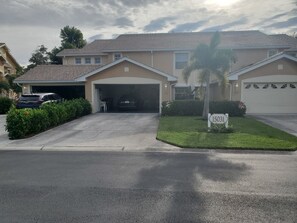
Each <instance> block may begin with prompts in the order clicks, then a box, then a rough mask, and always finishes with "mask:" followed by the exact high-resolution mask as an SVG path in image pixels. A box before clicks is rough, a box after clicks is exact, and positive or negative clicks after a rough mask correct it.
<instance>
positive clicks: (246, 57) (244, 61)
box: [231, 49, 284, 71]
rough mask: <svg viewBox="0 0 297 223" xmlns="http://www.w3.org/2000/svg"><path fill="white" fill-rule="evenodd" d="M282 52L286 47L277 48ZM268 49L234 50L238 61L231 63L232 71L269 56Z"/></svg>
mask: <svg viewBox="0 0 297 223" xmlns="http://www.w3.org/2000/svg"><path fill="white" fill-rule="evenodd" d="M277 50H278V52H282V51H283V50H284V49H277ZM268 51H269V50H268V49H242V50H233V52H234V55H235V57H236V62H235V63H231V71H236V70H238V69H240V68H243V67H246V66H248V65H251V64H254V63H256V62H259V61H261V60H264V59H266V58H267V57H268Z"/></svg>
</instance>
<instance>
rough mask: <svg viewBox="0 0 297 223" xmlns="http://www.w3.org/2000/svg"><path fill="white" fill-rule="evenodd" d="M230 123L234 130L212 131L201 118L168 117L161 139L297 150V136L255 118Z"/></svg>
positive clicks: (186, 143)
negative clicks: (224, 131) (226, 131)
mask: <svg viewBox="0 0 297 223" xmlns="http://www.w3.org/2000/svg"><path fill="white" fill-rule="evenodd" d="M229 123H230V125H231V126H232V127H233V129H234V132H233V133H208V132H207V121H204V120H202V119H201V117H197V116H164V117H161V118H160V123H159V129H158V133H157V139H159V140H161V141H164V142H167V143H169V144H173V145H177V146H180V147H184V148H236V149H239V148H245V149H272V150H275V149H280V150H296V149H297V137H295V136H293V135H290V134H288V133H285V132H283V131H281V130H278V129H275V128H272V127H270V126H268V125H265V124H263V123H261V122H258V121H256V120H255V119H253V118H249V117H244V118H239V117H231V118H230V119H229Z"/></svg>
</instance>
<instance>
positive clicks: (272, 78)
mask: <svg viewBox="0 0 297 223" xmlns="http://www.w3.org/2000/svg"><path fill="white" fill-rule="evenodd" d="M212 35H213V32H193V33H161V34H158V33H156V34H124V35H120V36H119V37H117V38H116V39H110V40H95V41H94V42H92V43H90V44H88V45H86V46H85V47H84V48H82V49H66V50H63V51H62V52H60V53H59V54H58V56H60V57H62V58H63V65H41V66H37V67H36V68H34V69H32V70H30V71H28V72H27V73H26V74H24V75H23V76H21V77H19V78H18V79H16V82H17V83H19V84H22V85H23V92H24V93H30V92H32V91H55V92H57V93H60V94H61V93H62V94H63V92H66V91H67V92H76V93H79V92H80V94H81V96H84V97H85V98H87V99H88V100H89V101H90V102H91V103H92V106H93V112H97V111H99V105H100V101H106V102H107V103H108V104H109V105H110V108H111V107H114V106H115V105H116V102H117V100H118V99H119V98H120V97H121V96H122V95H124V94H134V95H137V96H138V97H139V98H140V99H142V102H143V104H144V106H143V107H144V110H148V111H157V112H158V111H159V112H160V111H161V103H162V102H163V101H168V100H182V99H186V98H189V93H190V95H191V94H192V92H194V91H196V92H199V90H197V89H199V88H200V87H201V86H202V85H201V83H199V79H198V73H192V74H191V76H190V78H189V80H188V83H186V82H185V81H184V78H183V75H182V71H183V68H184V67H185V66H186V65H187V64H188V62H189V59H190V56H191V52H192V51H193V50H194V49H195V48H196V47H197V46H198V45H199V44H200V43H205V44H209V42H210V39H211V37H212ZM220 48H228V49H232V50H233V52H234V54H235V55H236V58H237V60H236V62H235V63H232V64H231V69H230V73H229V80H230V82H229V85H228V88H227V89H226V91H225V94H222V93H221V92H222V91H221V90H220V86H219V84H218V83H217V82H216V81H215V80H213V82H212V85H211V98H212V99H213V100H241V101H243V102H245V103H246V104H247V109H248V110H247V111H248V113H297V100H296V98H297V88H296V87H297V58H296V49H297V40H296V39H294V38H293V37H289V36H287V35H266V34H264V33H262V32H259V31H231V32H221V43H220ZM67 89H68V90H67ZM197 94H198V93H197ZM197 94H196V96H199V95H197ZM255 95H256V96H255ZM191 97H192V98H193V97H194V95H193V96H191Z"/></svg>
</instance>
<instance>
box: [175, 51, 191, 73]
mask: <svg viewBox="0 0 297 223" xmlns="http://www.w3.org/2000/svg"><path fill="white" fill-rule="evenodd" d="M188 60H189V54H188V53H176V54H175V69H184V68H185V67H186V66H187V65H188Z"/></svg>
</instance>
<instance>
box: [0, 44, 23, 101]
mask: <svg viewBox="0 0 297 223" xmlns="http://www.w3.org/2000/svg"><path fill="white" fill-rule="evenodd" d="M19 66H20V65H19V64H18V62H17V61H16V60H15V59H14V57H13V56H12V55H11V53H10V51H9V48H8V47H7V45H6V44H5V43H0V80H1V81H5V80H6V78H5V76H7V75H13V74H16V70H17V68H18V67H19ZM2 94H4V93H3V92H2ZM4 96H9V97H13V92H12V91H11V92H7V95H6V94H4Z"/></svg>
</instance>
